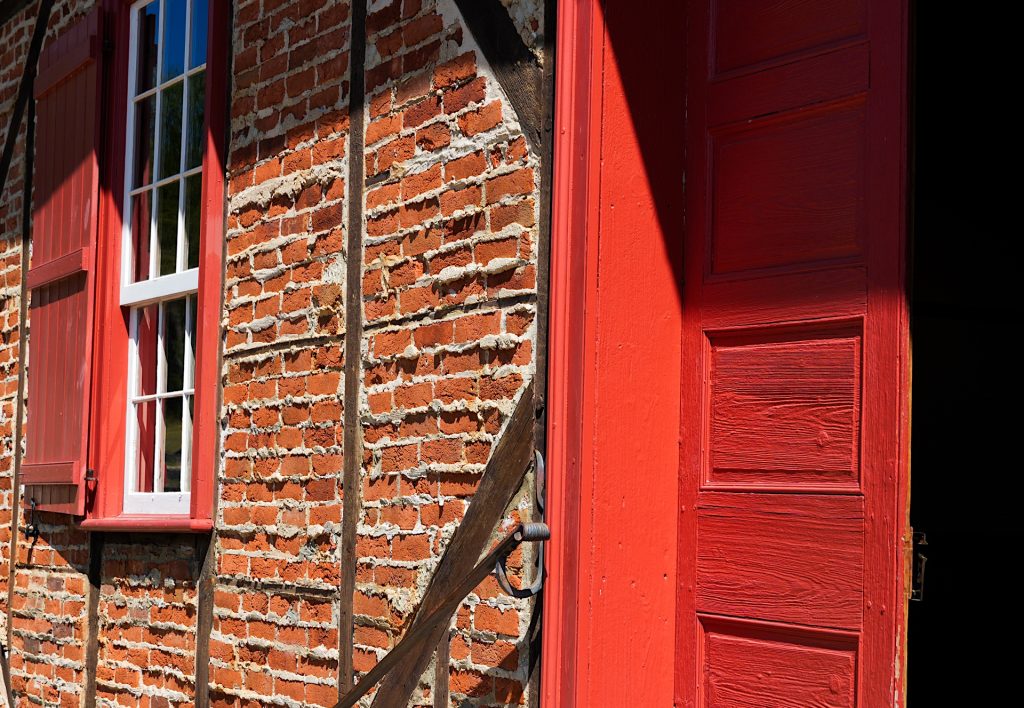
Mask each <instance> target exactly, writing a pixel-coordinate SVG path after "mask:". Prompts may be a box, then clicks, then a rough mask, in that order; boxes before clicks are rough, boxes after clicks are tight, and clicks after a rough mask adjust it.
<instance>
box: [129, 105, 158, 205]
mask: <svg viewBox="0 0 1024 708" xmlns="http://www.w3.org/2000/svg"><path fill="white" fill-rule="evenodd" d="M155 119H156V96H150V97H149V98H144V99H142V100H141V101H139V102H138V103H136V104H135V146H134V148H133V152H134V157H135V160H134V162H135V165H134V167H133V169H132V186H133V187H141V186H142V185H144V184H149V183H151V182H152V181H153V135H154V134H155V131H156V123H155V122H154V121H155Z"/></svg>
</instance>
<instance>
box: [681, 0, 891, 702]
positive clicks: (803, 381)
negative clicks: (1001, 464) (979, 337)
mask: <svg viewBox="0 0 1024 708" xmlns="http://www.w3.org/2000/svg"><path fill="white" fill-rule="evenodd" d="M688 12H689V18H688V41H687V53H688V64H689V66H688V69H687V76H688V88H687V94H688V96H687V99H688V100H687V105H688V126H687V141H686V143H687V152H688V157H687V245H686V257H685V264H686V265H685V269H686V277H685V280H686V285H685V293H684V307H683V310H684V325H683V379H682V381H683V383H682V387H683V388H682V421H683V423H682V425H683V451H682V477H681V479H682V488H681V512H680V531H681V533H680V538H679V549H680V550H679V553H680V555H679V572H680V596H679V598H680V599H679V616H678V631H679V653H678V657H679V658H678V660H677V662H678V663H677V682H676V684H677V688H676V691H677V694H678V703H679V704H680V705H686V706H694V705H701V706H780V705H784V706H886V705H893V703H894V700H899V698H898V697H899V695H900V693H901V691H900V687H899V686H898V685H897V683H898V677H899V676H900V675H901V671H899V670H898V662H899V661H900V659H899V656H900V650H899V647H898V643H899V641H900V637H901V627H902V618H903V614H904V597H903V594H902V592H901V591H900V590H899V586H900V583H901V581H902V570H901V566H900V564H901V560H902V552H901V548H902V544H901V543H900V540H899V533H900V532H901V530H902V529H903V526H904V524H903V523H902V521H901V519H902V513H898V510H899V509H900V506H899V504H900V502H901V499H905V497H904V496H903V494H902V492H901V490H902V489H903V486H902V485H903V482H902V480H903V479H904V474H903V470H904V467H905V465H904V464H903V459H904V455H903V447H902V445H903V444H904V436H903V431H904V416H905V413H906V411H905V406H904V405H903V402H904V400H905V392H906V367H905V356H904V355H905V352H906V346H905V344H906V340H907V329H906V328H907V317H906V306H905V297H904V269H905V264H904V250H905V246H904V242H905V237H904V233H905V226H904V218H905V216H904V206H903V205H904V198H905V191H904V181H905V176H904V175H905V166H904V163H905V133H906V117H905V95H906V33H907V29H906V7H905V4H904V3H903V2H897V1H894V0H827V1H826V0H813V1H811V0H803V1H799V0H788V1H784V2H780V1H779V0H695V1H693V2H690V3H689V11H688ZM894 697H895V698H894Z"/></svg>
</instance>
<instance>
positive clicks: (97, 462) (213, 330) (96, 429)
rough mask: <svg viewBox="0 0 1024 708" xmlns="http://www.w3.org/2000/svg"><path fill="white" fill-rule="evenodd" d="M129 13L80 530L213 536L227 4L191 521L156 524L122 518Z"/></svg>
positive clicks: (220, 28)
mask: <svg viewBox="0 0 1024 708" xmlns="http://www.w3.org/2000/svg"><path fill="white" fill-rule="evenodd" d="M128 7H129V4H128V3H126V2H123V0H105V1H104V8H105V10H106V13H105V14H106V16H107V18H108V21H109V22H110V25H111V34H112V36H113V37H114V38H115V41H114V51H113V54H112V55H111V63H110V72H109V75H110V77H111V79H110V82H111V87H112V88H111V92H110V95H111V96H112V100H111V102H110V103H111V106H112V108H111V110H110V115H109V122H108V129H109V134H110V136H111V139H110V140H109V141H108V142H107V152H106V161H105V169H104V171H103V173H102V178H103V179H102V190H101V194H100V199H101V204H102V208H101V219H100V230H101V233H102V234H103V238H102V239H101V242H100V244H99V252H98V255H97V259H98V266H97V270H98V273H99V278H100V284H99V289H98V293H97V313H98V314H97V317H98V318H99V324H98V328H97V331H98V332H99V333H100V336H99V338H98V340H97V343H96V360H97V366H96V367H95V369H94V372H93V373H94V386H95V387H96V390H97V392H98V393H97V395H96V396H95V397H94V400H93V415H92V423H93V425H92V431H91V436H92V440H93V441H94V445H93V446H92V449H91V453H90V455H91V457H90V461H91V464H92V465H93V466H94V467H95V469H97V470H98V472H99V481H98V483H97V486H96V489H95V493H94V494H93V497H92V506H91V508H90V509H89V518H87V519H85V520H84V521H83V522H82V526H84V527H87V528H94V529H110V530H117V531H127V530H159V531H208V530H209V529H210V528H211V527H212V524H213V522H212V514H213V476H214V469H215V465H216V446H217V437H216V436H217V423H216V415H217V400H216V399H217V395H218V392H219V387H218V379H217V371H218V370H219V366H220V363H219V350H220V346H219V341H220V321H219V312H220V304H221V297H222V293H223V247H224V246H223V233H224V169H225V168H224V165H225V163H226V155H225V130H226V125H225V121H226V117H227V109H226V104H227V94H228V92H227V85H226V81H227V50H228V43H227V42H226V41H225V40H224V38H225V36H226V31H227V27H228V18H229V4H228V3H227V2H226V1H225V0H214V1H213V2H210V3H209V12H210V15H209V22H210V30H209V32H208V35H207V36H208V38H209V39H208V45H207V69H206V107H205V112H204V115H205V117H206V121H207V125H206V152H205V154H204V156H203V195H202V208H203V215H202V219H203V220H202V231H201V234H200V244H199V252H200V254H201V255H200V267H199V293H198V301H199V317H198V320H197V323H196V327H197V336H198V341H197V345H196V405H195V423H194V427H193V442H192V444H193V449H192V501H191V504H192V506H191V509H190V513H189V514H187V515H185V514H182V515H179V516H167V517H163V518H154V517H151V516H142V515H125V514H122V509H123V499H124V472H123V470H124V462H125V460H124V455H125V449H124V435H125V416H124V415H123V411H124V410H125V406H126V405H127V404H126V401H127V389H126V387H125V376H124V373H123V372H125V371H127V370H128V368H127V367H128V319H127V314H126V311H125V308H122V307H121V304H120V272H121V271H120V268H121V257H122V252H121V227H122V213H121V210H122V205H123V193H124V144H123V136H124V131H125V116H126V102H127V95H128V89H127V86H128V32H129V24H128V23H129V12H128V11H127V10H128Z"/></svg>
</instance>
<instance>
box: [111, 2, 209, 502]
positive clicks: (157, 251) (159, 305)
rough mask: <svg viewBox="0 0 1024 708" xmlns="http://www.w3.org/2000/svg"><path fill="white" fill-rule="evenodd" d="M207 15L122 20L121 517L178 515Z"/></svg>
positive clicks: (156, 7)
mask: <svg viewBox="0 0 1024 708" xmlns="http://www.w3.org/2000/svg"><path fill="white" fill-rule="evenodd" d="M207 15H208V10H207V6H206V0H150V1H149V2H146V1H145V0H143V1H142V2H138V3H135V4H134V5H132V10H131V30H130V31H131V43H130V48H129V69H128V89H129V100H128V115H127V130H126V131H125V132H126V144H125V165H126V169H125V204H124V213H125V214H128V215H129V218H128V219H125V221H124V224H123V245H122V251H121V252H122V254H123V255H122V270H121V305H122V307H126V308H129V315H128V318H129V338H130V345H129V356H128V363H129V369H128V405H127V412H126V413H127V425H126V432H127V435H126V438H125V441H126V454H125V498H124V511H125V512H126V513H140V514H141V513H186V512H187V511H188V509H189V506H190V490H191V464H190V462H191V450H192V430H193V426H192V418H193V413H194V398H195V338H196V331H195V322H196V307H197V300H196V298H195V296H194V294H195V293H196V291H197V290H198V287H199V225H200V223H201V213H202V199H201V198H202V181H203V149H204V147H205V145H206V141H205V136H206V130H205V120H204V115H203V113H204V106H205V98H206V91H205V86H206V40H207V32H206V23H207Z"/></svg>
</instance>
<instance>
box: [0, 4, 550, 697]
mask: <svg viewBox="0 0 1024 708" xmlns="http://www.w3.org/2000/svg"><path fill="white" fill-rule="evenodd" d="M355 1H357V2H358V1H359V0H355ZM502 2H503V3H504V4H505V5H506V7H508V9H509V12H510V15H511V17H512V18H513V19H514V21H515V23H516V27H517V29H518V31H519V33H520V34H521V35H522V36H523V37H524V38H525V39H526V40H527V41H529V42H530V43H531V45H532V46H533V47H534V48H536V47H539V46H540V44H541V41H542V38H541V33H542V32H543V26H542V21H541V17H540V16H541V13H542V5H541V3H539V2H536V1H534V0H529V1H527V0H523V1H522V2H519V1H518V0H502ZM88 5H89V3H88V2H74V1H73V0H61V2H58V3H57V9H56V10H55V12H54V19H53V21H52V22H51V28H50V34H51V35H53V34H56V33H58V32H59V31H60V30H61V29H62V28H63V27H66V26H67V24H68V23H69V22H70V21H71V20H72V19H73V18H74V17H77V16H78V15H80V14H82V13H83V12H84V11H85V10H86V9H87V6H88ZM354 9H355V8H354V7H353V5H352V2H351V1H350V0H328V1H326V2H320V1H314V0H302V1H300V0H248V1H246V0H238V1H237V2H235V4H234V15H233V22H232V29H231V36H232V62H233V69H232V76H231V89H230V90H231V100H230V101H229V106H230V116H229V120H230V139H229V156H228V165H227V166H228V172H229V174H228V177H229V180H228V188H227V195H226V199H227V229H226V233H225V259H226V275H225V282H224V310H223V318H222V326H223V334H224V336H223V351H222V355H223V370H222V387H223V405H222V409H221V415H220V424H221V438H220V439H221V457H220V464H219V474H218V494H217V505H218V509H217V515H216V519H215V543H214V545H213V546H212V553H213V554H214V555H213V557H212V559H211V560H212V563H213V566H212V567H213V569H214V571H213V593H212V602H211V604H210V606H209V607H208V608H204V607H202V606H201V602H200V599H199V593H198V592H197V583H198V582H199V577H200V569H201V567H202V565H203V561H204V558H205V554H206V552H207V548H208V542H209V537H208V536H206V535H198V536H188V535H180V534H112V533H107V534H104V535H103V536H102V537H100V536H93V537H92V538H90V536H89V534H87V533H86V532H84V531H83V530H81V529H80V528H79V527H78V526H77V525H76V524H75V523H73V522H71V521H70V520H68V519H67V518H66V517H61V516H59V515H53V514H46V515H43V524H42V535H41V538H40V540H39V541H38V542H37V543H36V544H35V546H34V547H32V546H29V545H28V544H27V543H26V542H25V541H24V540H22V541H20V542H19V544H18V550H19V557H18V563H17V564H16V568H15V573H14V577H15V586H14V588H12V589H10V590H8V588H7V578H8V570H9V564H8V555H9V553H10V548H11V542H10V539H11V517H12V512H11V507H12V502H13V500H12V490H13V485H12V481H13V479H12V477H13V468H14V460H15V457H16V454H15V452H16V450H15V447H16V436H15V432H16V431H15V420H16V415H17V405H16V404H17V398H18V396H17V387H18V371H19V364H20V363H23V362H22V359H21V356H22V350H21V349H20V348H19V344H20V337H19V335H20V332H19V327H18V321H19V315H20V305H21V303H20V281H21V225H20V213H21V204H20V199H21V184H22V182H21V180H22V178H23V177H22V175H23V172H24V156H23V155H18V156H17V157H16V159H15V165H14V168H13V169H12V172H11V179H10V180H9V181H8V187H7V189H6V190H5V192H4V193H3V194H0V229H2V234H0V238H2V241H0V259H2V267H3V269H2V271H0V272H2V274H3V278H4V280H3V281H2V282H0V287H2V292H0V307H2V320H0V323H2V327H3V329H2V333H0V334H2V338H0V438H2V440H0V549H2V550H0V601H2V602H3V603H4V607H5V608H6V606H7V605H9V606H10V607H11V609H12V611H13V628H12V629H13V644H12V646H11V648H10V651H11V659H10V661H11V670H12V674H13V680H12V683H13V688H14V690H15V693H16V694H17V703H18V705H26V706H27V705H45V706H57V705H75V706H77V705H80V704H81V702H82V700H83V694H84V690H85V684H86V676H85V673H86V671H87V670H88V669H87V652H88V649H89V646H90V642H94V644H93V647H94V649H95V656H96V658H95V679H96V685H97V692H96V696H97V697H96V701H97V705H105V706H106V705H109V706H114V705H124V706H135V705H146V706H184V705H192V704H193V703H194V702H195V701H196V699H197V696H198V695H200V694H205V692H206V691H205V690H201V691H198V692H197V686H196V656H197V655H196V651H197V645H199V644H202V643H203V642H207V641H208V643H209V644H208V646H209V686H208V687H203V688H208V691H209V695H210V699H211V703H212V705H214V706H255V705H267V704H273V705H282V706H299V705H319V706H329V705H332V704H333V703H334V702H335V701H336V700H337V697H338V676H339V669H340V665H341V664H340V662H341V656H342V654H343V653H344V652H346V651H353V652H354V668H355V670H356V672H357V674H358V673H359V672H365V671H367V670H369V669H370V668H371V667H372V666H373V665H374V663H375V662H376V661H378V660H379V659H380V658H381V657H382V656H383V655H384V654H385V653H386V652H387V651H388V649H389V648H391V647H392V646H394V644H395V643H396V642H397V641H398V640H399V639H400V637H401V635H402V632H403V631H404V628H405V626H406V624H407V622H408V620H409V618H410V617H411V613H412V611H413V610H414V608H415V607H416V605H417V603H418V601H419V599H420V598H421V597H422V594H423V592H424V590H425V588H426V585H427V583H428V581H429V578H430V575H431V573H432V571H433V569H434V568H435V567H436V565H437V563H438V561H439V559H440V557H441V555H442V554H443V553H444V549H445V546H446V543H447V542H448V540H449V539H450V538H451V535H452V533H453V532H454V530H455V528H456V527H457V526H458V523H459V521H460V520H461V518H462V517H463V515H464V514H465V511H466V509H467V506H468V504H469V503H470V502H471V500H472V496H473V492H474V490H475V488H476V485H477V483H478V481H479V478H480V474H481V472H482V470H483V467H484V463H485V462H486V461H487V459H488V455H489V453H490V450H491V447H492V445H493V443H494V441H495V440H496V439H497V437H498V435H499V434H500V431H501V426H502V424H503V422H504V421H505V419H506V418H507V415H508V413H509V412H510V411H511V409H512V406H513V404H514V402H515V400H516V397H517V395H518V394H519V393H520V391H522V389H523V388H524V386H525V384H526V383H528V381H529V380H530V379H531V378H532V376H533V373H534V370H535V358H536V336H537V325H536V318H537V312H536V289H537V283H536V280H537V269H538V253H539V239H540V229H539V218H540V217H539V215H540V206H541V205H540V196H539V185H540V179H541V172H542V168H543V167H544V166H543V165H542V164H541V162H540V157H539V156H538V155H537V154H535V153H534V152H533V151H532V150H531V148H530V146H529V145H528V143H527V141H526V140H525V139H524V137H523V134H522V130H521V128H520V126H519V122H518V120H517V116H516V114H515V111H514V109H513V108H512V104H511V102H510V101H509V99H508V97H507V96H506V95H505V94H504V93H503V90H502V87H501V86H500V85H499V83H498V82H497V80H496V79H495V77H494V74H493V73H492V72H491V70H490V68H489V67H488V65H487V61H486V59H485V57H484V54H483V52H482V51H481V50H480V48H479V47H478V46H477V45H476V43H475V41H474V38H473V36H472V34H471V32H470V31H469V29H468V28H467V27H466V26H465V25H464V22H463V21H462V18H461V16H460V15H459V12H458V10H457V8H456V6H455V3H454V2H453V0H385V1H382V0H369V2H368V3H367V6H366V17H365V26H366V37H365V47H366V52H365V54H366V57H365V59H366V61H365V73H364V84H365V95H364V96H362V97H360V100H359V101H353V100H352V97H351V95H350V94H351V86H352V82H351V76H350V71H351V66H350V64H351V56H350V54H351V47H352V36H351V34H352V32H351V30H352V23H353V14H354ZM35 14H36V5H35V3H31V4H29V5H28V6H27V7H26V8H25V9H24V10H22V11H21V12H20V13H19V14H18V15H16V16H15V17H14V18H12V20H10V21H9V22H8V23H6V24H5V25H4V26H3V27H0V40H2V43H0V46H2V47H3V50H0V51H2V52H3V53H2V54H0V59H2V62H0V66H2V67H3V69H0V125H2V126H4V129H6V125H7V123H8V118H7V116H8V115H9V113H10V107H11V105H12V103H13V93H14V91H16V85H17V80H18V78H19V77H20V74H21V66H22V64H21V62H23V57H24V53H25V50H26V47H27V44H28V39H29V35H30V33H31V26H32V23H33V22H34V18H35ZM350 105H361V106H362V107H363V110H364V113H363V116H362V117H363V120H362V121H361V122H362V124H363V130H362V133H361V134H357V135H355V136H353V135H351V134H350V130H349V127H350V124H351V123H352V120H351V116H350V113H349V106H350ZM360 152H361V153H362V154H363V160H364V162H363V163H362V164H363V166H364V172H365V184H364V185H362V186H361V187H360V188H358V189H356V190H354V192H355V193H356V194H357V195H358V203H357V204H355V205H353V204H352V203H351V199H350V188H349V187H350V186H349V185H348V177H349V174H350V169H351V167H352V165H350V163H349V158H350V156H351V155H352V154H353V153H355V154H359V153H360ZM353 208H356V209H357V212H356V213H357V214H358V212H359V211H361V212H362V214H363V219H362V220H361V221H362V223H361V224H360V232H359V233H358V234H354V236H357V237H358V238H357V239H355V240H353V243H358V244H359V248H358V250H353V251H351V252H350V249H349V240H350V236H353V235H350V234H349V233H348V224H349V219H350V216H352V213H353V212H352V211H351V210H352V209H353ZM350 259H355V260H354V261H352V260H350ZM357 264H358V272H359V273H360V278H361V280H360V288H361V292H362V298H361V302H359V303H352V304H351V305H352V306H351V307H349V303H347V302H346V286H347V281H346V273H347V271H348V268H349V266H350V265H352V266H355V265H357ZM355 306H358V309H355ZM353 311H357V312H358V313H359V314H360V315H361V316H360V318H359V319H358V320H353V315H352V313H353ZM349 327H353V328H356V329H357V333H358V337H355V338H354V339H351V338H350V341H356V342H358V343H359V350H358V351H352V352H347V351H345V338H346V333H347V332H346V330H347V328H349ZM346 357H354V358H355V359H354V361H353V360H349V361H346ZM354 364H357V366H354ZM346 365H347V366H348V370H349V371H356V372H358V376H359V381H358V389H357V390H358V392H359V395H358V396H357V398H356V405H355V406H353V407H352V408H353V410H349V411H346V410H345V406H344V400H345V399H344V395H343V394H344V391H345V386H346V381H345V371H346ZM27 380H28V381H30V380H31V377H30V376H28V377H27ZM346 420H347V421H349V422H350V423H352V422H354V423H355V425H358V426H359V428H358V431H359V435H357V436H356V440H357V445H358V447H357V448H356V449H354V450H346V449H344V433H345V424H346ZM353 455H354V456H355V457H356V459H355V462H356V463H357V467H358V479H359V480H360V484H359V485H358V488H353V489H345V488H344V485H343V479H344V473H345V461H346V457H347V456H353ZM349 459H351V457H349ZM350 464H351V462H350ZM346 495H354V496H355V505H354V508H356V509H358V518H357V519H356V524H355V532H356V534H357V537H356V546H355V548H356V561H355V562H356V567H355V568H354V574H355V584H354V586H345V585H344V583H343V578H344V576H345V574H346V569H345V568H343V562H342V558H343V556H342V545H343V540H344V539H343V529H344V528H345V526H344V522H345V519H344V518H343V508H344V503H345V498H346ZM529 499H530V493H529V491H528V489H527V490H524V491H523V492H521V493H520V494H519V495H518V496H517V497H516V500H515V501H514V502H513V504H512V508H511V509H510V510H509V513H508V515H507V518H506V521H505V522H504V523H503V525H502V528H501V529H498V530H496V533H499V532H501V531H503V530H507V529H508V528H509V527H511V525H512V524H513V523H515V522H516V521H517V520H519V519H520V518H521V517H522V518H528V517H529V515H530V504H529V503H528V500H529ZM349 501H350V503H351V502H352V498H351V497H350V498H349ZM21 521H22V523H24V519H22V520H21ZM349 521H351V519H350V520H349ZM4 554H8V555H4ZM528 560H529V558H523V555H522V553H521V552H519V553H517V554H516V555H514V556H513V558H512V559H511V560H510V563H509V565H510V568H511V569H512V572H513V574H517V573H519V572H520V571H521V569H522V567H523V565H524V564H525V562H526V561H528ZM90 563H91V564H92V569H93V573H92V575H93V580H94V583H95V585H94V586H93V587H92V588H90V582H89V571H90ZM349 570H350V571H351V570H352V569H349ZM348 603H351V606H352V608H353V612H354V623H355V628H354V633H353V635H352V636H348V635H347V633H346V634H344V635H343V633H342V631H341V629H340V628H341V626H342V625H341V614H342V608H343V607H344V606H346V605H347V604H348ZM90 607H94V608H95V609H94V611H95V613H96V614H95V616H94V617H90V611H91V610H90ZM204 611H208V612H209V613H210V614H211V615H212V632H211V633H210V635H209V637H206V636H202V633H201V632H199V630H198V627H199V616H200V614H201V613H202V612H204ZM530 619H531V603H529V602H527V601H520V600H514V599H512V598H509V597H506V596H505V595H504V594H503V593H502V592H501V591H500V589H499V588H498V586H497V584H496V583H495V582H494V580H493V579H488V580H487V581H485V582H484V583H483V584H482V585H481V586H480V587H479V588H477V590H476V591H475V592H474V593H473V594H471V595H470V596H469V598H468V599H467V601H466V602H465V603H464V604H463V606H462V607H461V608H460V610H459V612H458V614H457V616H456V617H455V618H453V621H452V628H451V633H450V663H449V666H448V673H449V677H450V680H449V686H448V690H449V692H450V703H451V704H452V705H460V706H462V705H480V706H492V705H519V704H528V703H530V696H529V689H528V683H529V678H530V677H529V670H528V668H529V663H530V657H529V651H528V642H527V639H526V636H527V631H528V627H529V623H530ZM90 620H92V624H93V626H94V627H95V636H89V630H88V627H89V624H90ZM0 621H3V620H0ZM434 676H435V671H434V668H433V667H431V669H430V670H429V671H427V672H426V673H425V675H424V676H423V677H422V679H421V681H420V685H419V687H418V689H417V693H416V695H415V696H414V701H413V704H414V705H433V695H434V694H435V693H436V692H437V690H438V688H439V687H437V686H435V685H434ZM368 701H369V699H367V701H365V702H366V703H368Z"/></svg>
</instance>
